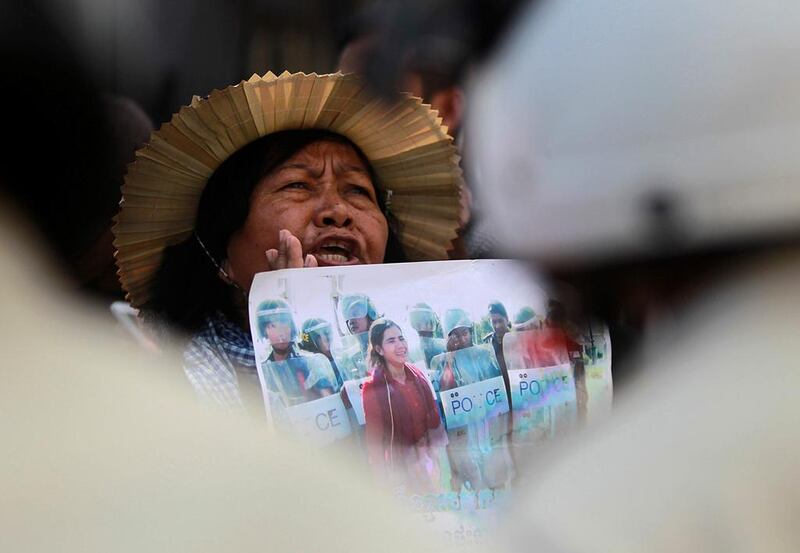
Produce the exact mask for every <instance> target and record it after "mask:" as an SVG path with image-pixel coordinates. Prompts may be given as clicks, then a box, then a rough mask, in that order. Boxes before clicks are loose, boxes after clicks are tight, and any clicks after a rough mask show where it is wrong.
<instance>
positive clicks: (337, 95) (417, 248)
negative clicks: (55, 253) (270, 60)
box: [114, 72, 462, 306]
mask: <svg viewBox="0 0 800 553" xmlns="http://www.w3.org/2000/svg"><path fill="white" fill-rule="evenodd" d="M288 129H327V130H330V131H332V132H335V133H338V134H341V135H344V136H346V137H347V138H349V139H350V140H351V141H352V142H354V143H355V144H357V145H358V146H359V148H361V150H362V151H363V152H364V154H365V155H366V156H367V158H368V159H369V160H370V162H371V163H372V166H373V168H374V169H375V171H376V173H377V175H378V178H379V181H380V184H381V185H382V187H383V188H384V193H386V194H387V198H388V202H387V203H388V204H389V206H388V209H389V211H390V212H391V213H392V214H393V215H394V216H395V218H396V219H397V221H398V222H399V229H398V238H399V239H400V242H401V244H402V245H403V248H404V250H405V252H406V255H407V256H408V257H409V259H411V260H414V261H424V260H436V259H447V252H448V250H451V249H452V247H453V244H452V242H453V239H454V238H455V237H456V232H457V230H458V228H459V226H460V216H459V213H460V210H461V187H462V178H461V170H460V168H459V166H458V155H457V151H456V149H455V146H454V145H453V141H452V139H451V138H450V137H449V136H448V135H447V128H446V127H443V126H442V125H441V119H438V118H437V114H436V112H435V111H432V110H431V109H430V106H428V105H424V104H422V102H421V101H420V99H419V98H414V97H411V96H409V95H402V96H400V95H398V97H397V99H396V100H394V101H392V102H386V101H385V100H378V99H376V98H374V97H373V96H371V95H370V94H369V93H368V92H367V91H366V90H365V88H364V85H363V83H362V82H361V81H360V80H359V79H358V78H357V77H355V76H353V75H342V74H341V73H336V74H331V75H316V74H313V73H312V74H311V75H306V74H304V73H288V72H285V73H283V74H281V75H280V76H275V75H274V74H273V73H267V74H266V75H264V76H263V77H259V76H258V75H253V77H251V78H250V79H249V80H247V81H242V82H241V83H239V84H238V85H234V86H230V87H228V88H226V89H224V90H214V91H213V92H212V93H211V94H210V95H209V96H208V98H204V99H201V98H198V97H194V98H193V99H192V102H191V104H190V105H188V106H184V107H183V108H181V110H180V111H179V112H178V113H176V114H175V115H173V116H172V120H171V121H170V122H169V123H165V124H164V125H163V126H162V127H161V128H160V129H159V130H157V131H155V132H154V133H153V134H152V135H151V137H150V142H149V144H148V145H146V146H144V147H143V148H142V149H140V150H139V151H137V152H136V160H135V161H134V162H133V163H132V164H131V165H130V166H129V167H128V174H127V176H126V178H125V184H124V186H123V188H122V203H121V210H120V213H119V215H118V216H117V220H116V225H115V226H114V235H115V241H114V245H115V247H116V248H117V253H116V257H117V265H118V266H119V273H118V274H119V277H120V281H121V283H122V286H123V288H124V289H125V291H126V292H127V294H128V300H129V301H130V302H131V303H132V304H133V305H134V306H141V305H143V304H145V303H147V301H148V300H149V299H150V292H151V287H152V282H153V278H154V277H155V273H156V271H157V270H158V267H159V266H160V264H161V258H162V255H163V252H164V249H165V248H167V247H169V246H172V245H174V244H178V243H180V242H182V241H184V240H185V239H186V238H188V237H189V236H190V235H191V233H192V231H193V230H194V225H195V218H196V216H197V207H198V204H199V201H200V196H201V194H202V192H203V189H204V188H205V186H206V183H207V181H208V178H209V177H210V176H211V174H212V173H213V172H214V170H215V169H216V168H217V167H219V166H220V164H222V162H223V161H225V159H227V158H228V157H229V156H230V155H231V154H233V153H234V152H235V151H237V150H238V149H240V148H241V147H243V146H244V145H246V144H248V143H250V142H252V141H254V140H256V139H258V138H260V137H262V136H266V135H268V134H271V133H273V132H277V131H281V130H288Z"/></svg>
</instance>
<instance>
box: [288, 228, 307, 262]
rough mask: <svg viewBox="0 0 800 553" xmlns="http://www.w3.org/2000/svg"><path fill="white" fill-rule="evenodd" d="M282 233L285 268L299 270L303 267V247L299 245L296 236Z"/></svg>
mask: <svg viewBox="0 0 800 553" xmlns="http://www.w3.org/2000/svg"><path fill="white" fill-rule="evenodd" d="M284 232H285V233H286V268H287V269H299V268H301V267H302V266H303V265H304V263H303V245H302V244H300V240H299V239H298V238H297V236H295V235H294V234H292V233H291V232H289V231H288V230H286V231H284Z"/></svg>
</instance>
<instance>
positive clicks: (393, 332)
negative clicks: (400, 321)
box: [383, 326, 403, 338]
mask: <svg viewBox="0 0 800 553" xmlns="http://www.w3.org/2000/svg"><path fill="white" fill-rule="evenodd" d="M402 333H403V332H402V331H401V330H400V328H399V327H396V326H391V327H389V328H387V329H386V332H385V333H384V334H383V336H384V338H396V337H397V336H400V335H401V334H402Z"/></svg>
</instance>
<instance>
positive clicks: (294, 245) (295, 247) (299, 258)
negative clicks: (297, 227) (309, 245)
mask: <svg viewBox="0 0 800 553" xmlns="http://www.w3.org/2000/svg"><path fill="white" fill-rule="evenodd" d="M264 253H265V255H266V257H267V265H268V266H269V270H270V271H277V270H279V269H299V268H301V267H316V266H317V260H316V259H315V258H314V256H313V255H309V256H306V257H305V258H303V245H302V244H301V243H300V240H299V239H298V238H297V237H296V236H295V235H293V234H292V233H291V232H289V231H288V230H286V229H284V230H281V231H280V233H278V247H277V248H273V249H270V250H267V251H266V252H264ZM309 258H311V259H313V261H311V260H310V259H309ZM311 263H313V265H311Z"/></svg>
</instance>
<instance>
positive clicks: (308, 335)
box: [300, 319, 333, 353]
mask: <svg viewBox="0 0 800 553" xmlns="http://www.w3.org/2000/svg"><path fill="white" fill-rule="evenodd" d="M332 340H333V330H332V329H331V323H329V322H328V321H326V320H325V319H308V320H306V321H305V322H304V323H303V326H302V329H301V332H300V347H301V348H303V349H304V350H306V351H310V352H312V353H325V352H326V351H330V348H331V345H332V343H331V342H332ZM323 341H327V347H321V346H322V342H323Z"/></svg>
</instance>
